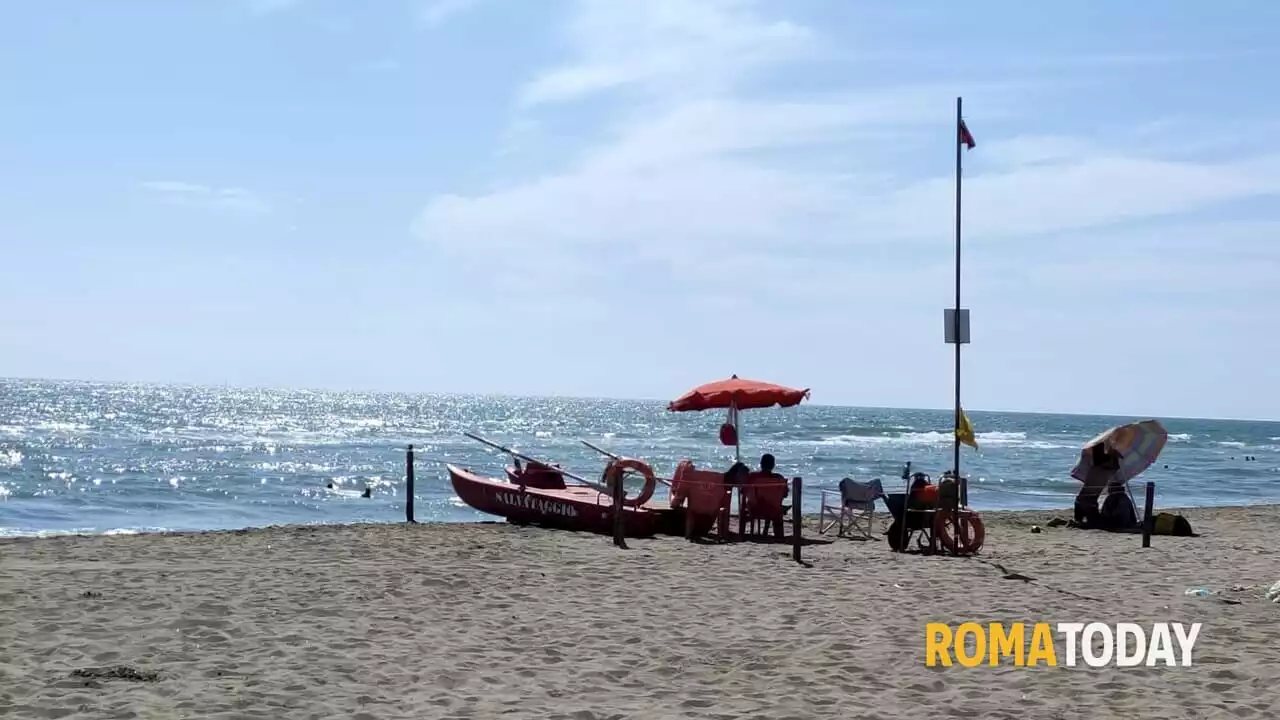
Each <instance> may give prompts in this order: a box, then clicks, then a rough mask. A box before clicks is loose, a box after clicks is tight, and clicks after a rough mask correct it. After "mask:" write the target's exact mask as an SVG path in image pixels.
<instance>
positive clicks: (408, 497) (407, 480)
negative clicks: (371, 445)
mask: <svg viewBox="0 0 1280 720" xmlns="http://www.w3.org/2000/svg"><path fill="white" fill-rule="evenodd" d="M404 521H405V522H408V523H411V522H413V521H414V520H413V445H412V443H411V444H410V445H409V449H408V450H406V451H405V453H404Z"/></svg>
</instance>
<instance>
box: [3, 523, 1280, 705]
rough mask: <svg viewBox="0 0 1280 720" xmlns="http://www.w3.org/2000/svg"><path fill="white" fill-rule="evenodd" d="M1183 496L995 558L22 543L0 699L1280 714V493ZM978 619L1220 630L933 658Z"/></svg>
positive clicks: (1008, 530) (389, 533)
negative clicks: (1175, 653)
mask: <svg viewBox="0 0 1280 720" xmlns="http://www.w3.org/2000/svg"><path fill="white" fill-rule="evenodd" d="M1183 512H1184V513H1185V514H1186V515H1187V516H1188V517H1189V518H1190V519H1191V521H1192V523H1193V525H1194V526H1195V529H1196V530H1197V531H1198V532H1201V533H1202V534H1203V536H1202V537H1199V538H1172V537H1156V538H1154V539H1153V545H1152V547H1151V548H1150V549H1147V550H1143V549H1141V547H1140V537H1139V536H1136V535H1112V534H1107V533H1101V532H1085V531H1080V530H1071V529H1065V528H1058V529H1053V528H1046V529H1045V530H1044V532H1042V533H1039V534H1033V533H1031V532H1029V527H1030V526H1031V525H1032V524H1040V525H1043V524H1044V522H1045V520H1047V519H1048V518H1049V517H1051V516H1054V515H1059V516H1061V515H1066V513H1065V512H1058V513H986V514H985V515H984V517H985V518H986V520H987V525H988V531H987V544H986V547H985V549H984V552H983V554H982V555H981V556H980V558H974V559H962V558H949V557H936V556H935V557H921V556H913V555H896V554H893V553H891V552H890V551H889V549H888V547H887V544H886V543H885V542H883V541H870V542H854V541H848V540H842V541H838V542H835V543H833V544H829V545H813V546H809V547H806V548H805V549H804V554H805V559H806V560H807V561H809V562H811V563H812V567H803V566H800V565H797V564H795V563H794V562H792V561H791V559H790V553H789V547H787V546H778V545H769V544H745V543H744V544H736V545H725V546H716V545H698V544H691V543H688V542H685V541H684V540H681V539H678V538H660V539H654V540H631V541H629V542H630V549H628V550H625V551H624V550H618V549H615V548H614V547H613V546H612V545H611V542H610V540H609V539H608V538H604V537H600V536H592V535H582V534H575V533H567V532H556V531H547V530H538V529H529V528H517V527H512V526H507V525H504V524H479V525H420V526H404V525H376V526H371V525H362V526H347V527H281V528H269V529H264V530H247V531H237V532H218V533H205V534H187V535H181V534H178V535H149V536H124V537H60V538H42V539H10V540H5V541H2V542H0V608H2V609H3V615H0V618H2V619H0V653H2V655H0V716H3V717H5V718H15V719H16V718H28V717H42V718H43V717H75V718H131V717H132V718H177V717H188V718H233V717H234V718H273V719H277V718H311V717H316V718H320V717H325V718H330V717H331V718H546V719H555V718H566V719H572V720H590V719H592V718H714V719H717V720H719V719H723V720H729V719H736V718H811V717H812V718H931V717H944V718H945V717H957V718H1019V719H1020V720H1021V719H1036V720H1039V719H1045V718H1048V719H1053V718H1071V719H1073V720H1074V719H1077V718H1089V719H1090V720H1097V719H1099V718H1160V719H1161V720H1168V719H1170V718H1191V717H1204V718H1213V717H1224V718H1260V719H1264V718H1273V717H1277V716H1280V605H1275V604H1272V603H1269V602H1266V601H1265V600H1264V599H1263V592H1264V590H1265V587H1266V586H1267V585H1270V584H1271V583H1273V582H1275V581H1276V580H1277V579H1280V552H1278V551H1277V549H1276V542H1275V538H1276V534H1275V533H1277V532H1280V508H1278V507H1272V506H1259V507H1249V508H1232V509H1218V510H1190V511H1183ZM998 566H999V567H998ZM1000 567H1003V568H1004V569H1005V570H1007V571H1008V572H1009V573H1020V574H1022V575H1025V576H1028V577H1031V578H1034V580H1032V581H1024V580H1019V579H1005V577H1004V576H1005V575H1006V572H1005V571H1003V570H1001V569H1000ZM1192 586H1205V587H1209V588H1212V589H1216V590H1220V591H1221V593H1220V594H1218V595H1214V596H1210V597H1194V596H1187V595H1185V594H1184V590H1185V589H1186V588H1188V587H1192ZM1233 586H1237V587H1242V588H1243V589H1237V590H1231V589H1229V588H1231V587H1233ZM1224 599H1228V600H1232V601H1238V604H1229V603H1227V602H1224V601H1223V600H1224ZM965 620H975V621H979V622H988V621H1006V622H1034V621H1050V622H1062V621H1081V622H1084V621H1100V622H1106V623H1116V622H1130V621H1131V622H1137V623H1144V624H1146V623H1150V622H1156V621H1179V622H1202V623H1204V626H1203V629H1202V630H1201V632H1200V637H1199V640H1198V642H1197V644H1196V646H1195V655H1194V660H1195V664H1194V666H1193V667H1189V668H1184V667H1173V668H1168V667H1164V666H1160V667H1156V668H1147V667H1138V668H1115V667H1110V668H1101V669H1090V668H1087V667H1083V666H1081V667H1075V668H1066V667H1054V668H1044V667H1041V668H1034V669H1028V668H1018V667H1013V666H1012V665H1004V666H1000V667H985V666H980V667H975V668H964V667H959V666H953V667H949V668H928V667H926V666H925V665H924V636H925V633H924V626H925V623H926V622H927V621H945V622H952V623H958V622H961V621H965ZM1059 659H1060V660H1062V659H1063V658H1062V657H1060V658H1059ZM120 666H123V669H121V667H120ZM112 668H115V670H112Z"/></svg>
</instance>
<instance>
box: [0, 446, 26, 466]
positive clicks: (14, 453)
mask: <svg viewBox="0 0 1280 720" xmlns="http://www.w3.org/2000/svg"><path fill="white" fill-rule="evenodd" d="M20 465H22V453H21V452H19V451H18V450H5V451H3V452H0V468H16V467H18V466H20Z"/></svg>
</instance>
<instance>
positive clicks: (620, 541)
mask: <svg viewBox="0 0 1280 720" xmlns="http://www.w3.org/2000/svg"><path fill="white" fill-rule="evenodd" d="M612 489H613V493H612V495H613V544H614V545H616V546H618V547H620V548H622V549H623V550H626V549H627V526H626V518H625V516H624V515H623V514H622V513H623V505H622V501H623V499H624V498H626V495H627V489H626V487H624V486H623V484H622V473H618V477H617V479H616V480H615V481H614V483H613V488H612Z"/></svg>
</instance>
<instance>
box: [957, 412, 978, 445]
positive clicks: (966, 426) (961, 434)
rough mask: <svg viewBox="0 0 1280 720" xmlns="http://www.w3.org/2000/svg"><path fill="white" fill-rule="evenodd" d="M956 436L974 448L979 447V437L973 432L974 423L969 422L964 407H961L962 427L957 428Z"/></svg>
mask: <svg viewBox="0 0 1280 720" xmlns="http://www.w3.org/2000/svg"><path fill="white" fill-rule="evenodd" d="M956 438H957V439H959V440H960V442H962V443H964V444H965V445H968V446H969V447H971V448H973V449H974V450H977V449H978V439H977V438H976V437H974V434H973V423H971V422H969V416H968V415H966V414H965V412H964V408H960V427H958V428H956Z"/></svg>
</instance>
